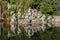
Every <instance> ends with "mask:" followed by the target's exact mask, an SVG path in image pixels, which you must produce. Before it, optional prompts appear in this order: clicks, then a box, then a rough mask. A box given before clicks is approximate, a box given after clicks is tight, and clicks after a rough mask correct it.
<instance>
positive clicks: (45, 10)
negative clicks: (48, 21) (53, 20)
mask: <svg viewBox="0 0 60 40" xmlns="http://www.w3.org/2000/svg"><path fill="white" fill-rule="evenodd" d="M40 11H41V12H42V13H45V14H46V13H48V14H49V13H50V12H53V6H52V5H50V4H48V3H46V2H42V3H41V6H40Z"/></svg>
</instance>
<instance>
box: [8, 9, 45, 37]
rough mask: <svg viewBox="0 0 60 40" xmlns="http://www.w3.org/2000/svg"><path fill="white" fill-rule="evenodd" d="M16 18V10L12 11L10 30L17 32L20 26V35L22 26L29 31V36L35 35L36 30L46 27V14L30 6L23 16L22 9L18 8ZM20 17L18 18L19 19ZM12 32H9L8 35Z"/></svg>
mask: <svg viewBox="0 0 60 40" xmlns="http://www.w3.org/2000/svg"><path fill="white" fill-rule="evenodd" d="M17 14H18V16H17V18H16V16H15V13H14V11H11V12H10V17H11V21H10V30H11V31H12V32H13V33H14V34H15V29H16V27H18V35H19V34H20V33H21V31H22V30H21V29H20V27H21V26H22V27H23V28H24V30H25V31H26V33H27V36H29V37H30V36H32V35H34V32H37V31H39V30H42V31H44V30H45V29H46V27H45V24H46V16H45V15H44V14H42V13H41V12H40V11H37V10H36V9H31V8H29V9H28V11H26V12H25V13H24V15H23V16H21V9H19V10H18V13H17ZM17 19H18V20H17ZM10 35H11V34H10V33H9V32H8V36H10Z"/></svg>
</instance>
